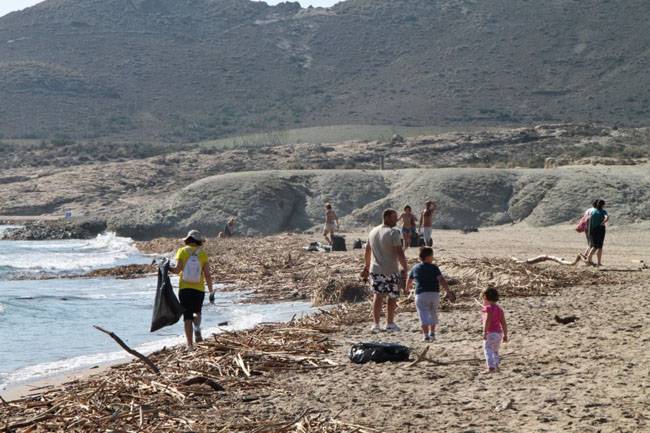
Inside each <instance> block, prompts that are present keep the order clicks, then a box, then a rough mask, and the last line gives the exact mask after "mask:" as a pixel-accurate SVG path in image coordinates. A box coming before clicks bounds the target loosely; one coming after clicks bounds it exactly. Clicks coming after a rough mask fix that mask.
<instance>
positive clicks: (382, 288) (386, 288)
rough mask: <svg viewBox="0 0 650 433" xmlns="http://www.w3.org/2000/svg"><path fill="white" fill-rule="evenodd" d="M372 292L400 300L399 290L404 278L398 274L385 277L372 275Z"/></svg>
mask: <svg viewBox="0 0 650 433" xmlns="http://www.w3.org/2000/svg"><path fill="white" fill-rule="evenodd" d="M370 281H371V282H372V290H373V291H374V292H375V293H377V294H380V295H388V297H389V298H392V299H397V298H399V290H400V286H401V283H402V276H401V275H400V274H399V273H397V274H390V275H383V274H373V273H371V274H370Z"/></svg>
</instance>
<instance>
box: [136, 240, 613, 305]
mask: <svg viewBox="0 0 650 433" xmlns="http://www.w3.org/2000/svg"><path fill="white" fill-rule="evenodd" d="M312 239H313V236H312V237H310V236H308V235H297V234H283V235H276V236H268V237H263V238H228V239H219V240H218V241H217V242H210V241H209V242H208V243H207V244H206V245H205V247H204V248H205V249H206V251H207V252H208V254H209V255H210V257H211V270H212V273H213V275H214V276H215V281H219V282H226V283H228V284H229V285H228V286H227V287H226V290H230V289H231V290H241V289H249V290H251V291H252V293H253V296H252V297H251V298H250V299H249V302H263V301H269V302H273V301H278V300H286V299H310V300H312V301H314V303H315V304H316V305H325V304H331V303H337V302H357V301H360V300H362V299H363V294H364V290H365V293H366V294H367V295H368V296H369V295H370V294H371V293H370V290H369V288H368V286H367V285H366V284H364V283H362V282H361V281H360V280H359V273H360V271H361V270H362V269H363V253H362V252H361V251H359V250H356V251H355V250H352V251H347V252H332V253H321V252H308V251H304V250H303V249H302V247H303V246H304V245H306V244H308V243H309V241H310V240H312ZM178 244H179V241H178V240H171V239H166V240H165V239H163V240H157V241H153V242H148V243H142V244H139V245H138V246H139V247H140V248H142V249H144V250H149V251H152V252H160V251H173V250H174V249H175V248H177V247H178ZM436 262H437V263H438V265H439V266H440V268H441V270H442V272H443V273H444V274H445V275H446V276H447V277H448V279H449V282H450V286H451V289H452V290H453V291H454V292H455V294H456V295H457V296H458V297H459V299H462V298H463V297H466V298H467V297H472V298H476V297H477V296H478V294H479V293H480V291H481V290H482V289H484V288H486V287H488V286H493V287H496V288H497V289H499V290H500V292H501V293H502V294H503V295H507V296H539V295H551V294H554V293H556V292H557V291H558V290H559V289H561V288H565V287H573V286H578V285H594V284H607V283H613V282H620V281H619V280H618V278H619V277H620V275H619V276H618V277H617V276H615V275H612V274H608V273H602V272H593V269H591V268H586V267H582V266H578V267H569V266H556V265H555V266H554V265H550V266H548V265H546V264H538V265H530V264H525V263H517V262H515V261H513V260H511V259H507V258H448V257H444V256H443V257H437V258H436ZM415 263H417V260H415V259H411V260H410V261H409V265H410V266H413V265H414V264H415ZM401 305H402V306H407V305H409V302H408V301H406V300H404V301H403V302H401ZM450 306H451V305H450V304H447V303H445V302H443V304H442V308H443V309H448V308H449V307H450Z"/></svg>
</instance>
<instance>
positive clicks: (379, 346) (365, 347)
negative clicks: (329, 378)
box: [350, 343, 411, 364]
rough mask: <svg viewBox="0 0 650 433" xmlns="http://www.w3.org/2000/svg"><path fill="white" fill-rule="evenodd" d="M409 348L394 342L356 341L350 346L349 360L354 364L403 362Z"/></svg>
mask: <svg viewBox="0 0 650 433" xmlns="http://www.w3.org/2000/svg"><path fill="white" fill-rule="evenodd" d="M410 352H411V349H409V348H408V347H406V346H402V345H401V344H395V343H357V344H353V345H352V347H351V348H350V361H352V362H354V363H355V364H365V363H366V362H370V361H374V362H387V361H390V362H404V361H408V360H409V354H410Z"/></svg>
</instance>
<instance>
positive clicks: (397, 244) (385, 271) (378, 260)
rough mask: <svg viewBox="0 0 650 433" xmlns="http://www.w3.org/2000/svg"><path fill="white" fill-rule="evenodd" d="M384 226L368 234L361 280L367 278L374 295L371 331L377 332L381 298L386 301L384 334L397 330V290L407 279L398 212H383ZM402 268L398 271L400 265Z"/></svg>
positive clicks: (406, 266)
mask: <svg viewBox="0 0 650 433" xmlns="http://www.w3.org/2000/svg"><path fill="white" fill-rule="evenodd" d="M382 218H383V223H382V224H380V225H378V226H377V227H375V228H373V229H372V230H371V231H370V234H369V235H368V242H367V243H366V250H365V257H364V260H365V266H364V268H363V271H362V272H361V278H363V280H364V281H367V280H368V277H370V280H371V283H372V290H373V292H374V297H373V303H372V319H373V325H372V328H371V330H372V332H377V331H379V330H380V329H381V328H380V327H379V320H380V316H381V310H382V306H383V304H384V298H388V299H387V301H386V328H385V329H386V331H399V330H400V328H399V326H397V324H395V310H396V308H397V299H398V298H399V292H400V287H401V286H402V283H404V282H405V280H406V274H407V272H408V265H407V263H406V256H405V255H404V249H403V248H402V236H401V234H400V231H399V230H398V229H397V228H395V226H396V225H397V211H395V210H394V209H386V210H385V211H384V213H383V216H382ZM400 265H401V266H402V270H401V272H400V270H399V266H400Z"/></svg>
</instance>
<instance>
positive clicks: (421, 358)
mask: <svg viewBox="0 0 650 433" xmlns="http://www.w3.org/2000/svg"><path fill="white" fill-rule="evenodd" d="M429 347H431V346H427V347H425V348H424V350H423V351H422V352H421V353H420V354H419V355H418V357H417V359H416V360H415V361H413V362H411V363H410V364H409V365H407V367H415V366H416V365H418V364H419V363H420V362H422V361H424V360H425V359H427V352H428V351H429Z"/></svg>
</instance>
